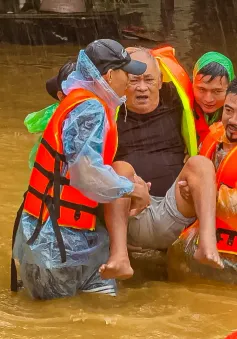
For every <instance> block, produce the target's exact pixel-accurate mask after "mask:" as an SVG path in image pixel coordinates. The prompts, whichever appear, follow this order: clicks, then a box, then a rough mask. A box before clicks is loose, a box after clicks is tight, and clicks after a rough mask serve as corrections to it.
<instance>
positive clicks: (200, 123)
mask: <svg viewBox="0 0 237 339" xmlns="http://www.w3.org/2000/svg"><path fill="white" fill-rule="evenodd" d="M194 111H195V115H196V117H195V127H196V131H197V135H198V144H201V143H202V142H203V140H204V139H205V138H206V136H207V135H208V133H209V132H210V129H209V126H208V123H207V122H206V120H205V118H204V115H203V113H202V110H201V108H200V107H199V106H198V105H197V104H195V103H194Z"/></svg>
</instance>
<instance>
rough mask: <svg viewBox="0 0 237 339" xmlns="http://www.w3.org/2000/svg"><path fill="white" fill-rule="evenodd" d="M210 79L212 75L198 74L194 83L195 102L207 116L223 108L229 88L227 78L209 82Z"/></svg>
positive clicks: (217, 78)
mask: <svg viewBox="0 0 237 339" xmlns="http://www.w3.org/2000/svg"><path fill="white" fill-rule="evenodd" d="M210 78H211V75H205V76H203V74H198V75H197V76H196V77H195V79H194V81H193V92H194V97H195V101H196V102H197V104H198V105H199V106H200V107H201V109H202V110H203V112H204V113H206V114H212V113H214V112H215V111H217V110H218V109H219V108H221V107H222V106H223V104H224V101H225V94H226V90H227V87H228V80H227V78H226V77H225V76H223V77H220V76H218V77H216V78H215V79H213V80H212V81H210V82H209V80H210Z"/></svg>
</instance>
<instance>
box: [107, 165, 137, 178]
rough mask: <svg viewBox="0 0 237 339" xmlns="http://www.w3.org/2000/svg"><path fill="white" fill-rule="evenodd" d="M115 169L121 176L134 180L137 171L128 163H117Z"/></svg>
mask: <svg viewBox="0 0 237 339" xmlns="http://www.w3.org/2000/svg"><path fill="white" fill-rule="evenodd" d="M112 167H113V169H114V170H115V172H116V173H117V174H119V175H122V176H124V177H126V178H133V177H134V174H135V170H134V168H133V167H132V165H130V164H129V163H128V162H125V161H115V162H114V163H113V164H112Z"/></svg>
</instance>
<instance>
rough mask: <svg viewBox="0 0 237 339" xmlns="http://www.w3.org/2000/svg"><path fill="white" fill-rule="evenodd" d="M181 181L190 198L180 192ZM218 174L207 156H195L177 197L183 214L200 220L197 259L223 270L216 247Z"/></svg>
mask: <svg viewBox="0 0 237 339" xmlns="http://www.w3.org/2000/svg"><path fill="white" fill-rule="evenodd" d="M180 181H185V182H187V185H188V188H189V193H190V194H189V195H188V196H187V197H186V198H183V196H182V195H181V193H180V185H179V182H180ZM216 194H217V192H216V175H215V169H214V166H213V163H212V162H211V161H210V160H209V159H207V158H205V157H203V156H195V157H191V158H190V159H189V160H188V161H187V163H186V164H185V166H184V168H183V170H182V171H181V173H180V175H179V176H178V179H177V181H176V188H175V198H176V203H177V208H178V210H179V212H180V213H181V214H182V215H183V216H185V217H187V218H189V217H192V216H196V217H197V218H198V220H199V243H198V248H197V250H196V252H195V253H194V258H195V259H196V260H197V261H199V262H200V263H202V264H206V265H210V266H213V267H217V268H223V263H222V261H221V259H220V256H219V253H218V250H217V247H216Z"/></svg>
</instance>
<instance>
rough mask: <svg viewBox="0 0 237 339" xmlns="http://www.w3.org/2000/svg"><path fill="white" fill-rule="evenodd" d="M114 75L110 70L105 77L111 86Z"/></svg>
mask: <svg viewBox="0 0 237 339" xmlns="http://www.w3.org/2000/svg"><path fill="white" fill-rule="evenodd" d="M112 73H113V70H112V69H109V70H108V72H107V73H106V74H104V75H103V78H104V79H105V80H106V81H107V82H108V83H109V84H110V83H111V82H112Z"/></svg>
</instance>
